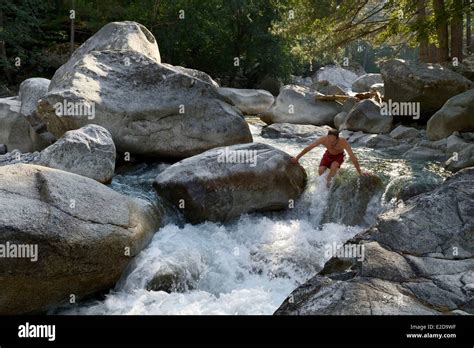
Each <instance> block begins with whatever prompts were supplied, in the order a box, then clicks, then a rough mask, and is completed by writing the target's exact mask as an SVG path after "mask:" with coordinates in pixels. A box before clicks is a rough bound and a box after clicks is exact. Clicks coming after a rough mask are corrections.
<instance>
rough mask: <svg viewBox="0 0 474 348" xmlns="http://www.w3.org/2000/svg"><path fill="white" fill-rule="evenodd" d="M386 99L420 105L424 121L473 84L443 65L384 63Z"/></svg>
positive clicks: (394, 60) (391, 61) (406, 62)
mask: <svg viewBox="0 0 474 348" xmlns="http://www.w3.org/2000/svg"><path fill="white" fill-rule="evenodd" d="M380 71H381V73H382V78H383V81H384V87H385V96H384V97H385V100H391V101H392V102H414V103H420V110H421V118H422V119H426V120H427V119H428V118H429V117H430V116H432V115H433V114H434V113H435V112H436V111H438V110H439V109H440V108H441V107H442V106H443V104H444V103H445V102H446V101H447V100H448V99H449V98H451V97H454V96H455V95H457V94H460V93H463V92H465V91H467V90H469V89H470V88H473V86H474V84H473V83H472V82H471V81H470V80H468V79H466V78H465V77H464V76H462V75H460V74H458V73H455V72H454V71H452V70H450V69H446V68H445V67H443V66H442V65H440V64H427V63H415V62H411V61H405V60H402V59H391V60H388V61H386V62H384V63H382V64H381V66H380Z"/></svg>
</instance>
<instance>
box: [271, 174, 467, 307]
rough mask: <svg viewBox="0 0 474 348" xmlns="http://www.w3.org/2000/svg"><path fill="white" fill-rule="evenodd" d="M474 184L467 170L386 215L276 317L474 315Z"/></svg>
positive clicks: (294, 295) (298, 291) (302, 288)
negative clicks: (473, 291)
mask: <svg viewBox="0 0 474 348" xmlns="http://www.w3.org/2000/svg"><path fill="white" fill-rule="evenodd" d="M473 183H474V168H468V169H464V170H462V171H460V172H458V173H457V174H456V175H454V176H453V177H450V178H448V179H447V180H446V181H445V182H444V183H443V184H442V185H441V186H440V187H438V188H436V189H435V190H433V191H431V192H428V193H422V194H419V195H418V196H416V197H413V198H411V199H409V200H408V201H407V202H406V203H405V205H401V206H398V207H396V208H394V209H392V210H390V211H387V212H385V213H384V214H382V215H380V216H379V221H378V223H377V224H376V225H375V226H374V227H373V228H370V229H368V230H366V231H364V232H362V233H360V234H359V235H357V236H355V237H354V238H352V239H351V240H349V241H348V242H347V243H346V245H345V246H344V249H343V251H344V252H345V253H347V251H348V250H359V255H357V257H355V256H354V254H352V255H349V254H347V255H346V254H344V257H343V258H342V259H341V257H339V256H338V257H333V258H331V259H330V260H329V261H328V262H327V263H326V265H325V266H324V268H323V270H322V271H320V272H319V274H318V275H316V276H315V277H313V278H312V279H310V280H309V281H307V282H306V283H305V284H303V285H301V286H300V287H298V288H297V289H296V290H295V291H293V292H292V293H291V295H290V296H289V297H288V298H287V299H286V300H285V301H284V302H283V304H282V305H281V306H280V308H279V309H278V310H277V311H276V312H275V314H276V315H321V314H322V315H341V314H342V315H362V314H367V315H379V314H385V315H394V314H397V315H398V314H410V315H419V314H459V313H465V314H466V313H469V314H473V313H474V304H473V302H472V291H471V290H470V289H471V287H472V285H471V284H472V283H473V281H474V271H473V270H474V261H473V259H472V257H473V255H474V240H473V239H472V233H473V232H474V211H473V209H474V206H473V204H472V197H473V194H474V185H473ZM447 226H449V228H446V227H447ZM361 256H362V257H361ZM343 275H346V276H343Z"/></svg>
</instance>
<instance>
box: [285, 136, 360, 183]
mask: <svg viewBox="0 0 474 348" xmlns="http://www.w3.org/2000/svg"><path fill="white" fill-rule="evenodd" d="M319 145H324V146H325V147H326V152H325V153H324V155H323V158H322V159H321V163H320V164H319V175H323V173H324V172H325V171H326V169H328V168H329V175H328V177H327V186H328V187H329V186H330V185H331V179H332V178H333V177H334V175H336V173H337V170H338V169H339V168H340V167H341V165H342V162H344V150H345V151H346V152H347V153H348V154H349V157H350V159H351V161H352V163H353V164H354V167H355V168H356V170H357V173H359V175H363V173H362V171H361V169H360V165H359V161H358V160H357V157H356V156H355V155H354V152H352V148H351V146H350V145H349V143H348V142H347V140H346V139H344V138H339V132H338V131H337V130H335V129H331V130H330V131H329V132H328V135H326V136H323V137H321V138H319V139H316V140H315V141H314V142H313V143H312V144H310V145H309V146H307V147H306V148H305V149H304V150H303V151H301V153H300V154H299V155H298V156H296V157H293V158H292V159H291V162H293V163H295V164H296V163H298V160H299V159H300V158H301V157H303V156H304V155H305V154H306V153H308V152H309V151H311V150H312V149H314V148H315V147H316V146H319Z"/></svg>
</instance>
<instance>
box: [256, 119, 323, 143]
mask: <svg viewBox="0 0 474 348" xmlns="http://www.w3.org/2000/svg"><path fill="white" fill-rule="evenodd" d="M330 129H331V127H328V126H322V127H320V126H312V125H307V124H293V123H274V124H271V125H269V126H266V127H263V128H262V133H261V135H262V137H263V138H270V139H278V138H284V139H295V140H297V141H305V142H307V141H309V140H313V139H316V138H319V137H321V136H324V135H327V133H328V131H329V130H330Z"/></svg>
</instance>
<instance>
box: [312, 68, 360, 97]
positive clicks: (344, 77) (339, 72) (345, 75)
mask: <svg viewBox="0 0 474 348" xmlns="http://www.w3.org/2000/svg"><path fill="white" fill-rule="evenodd" d="M358 77H359V76H358V75H357V74H356V73H355V72H353V71H350V70H347V69H344V68H341V67H339V66H335V65H328V66H324V67H322V68H319V69H318V71H316V73H315V74H314V76H313V81H314V82H318V81H328V82H329V83H330V84H332V85H334V86H339V87H342V88H343V89H344V90H346V91H347V90H350V89H351V87H352V84H353V83H354V82H355V81H356V80H357V78H358Z"/></svg>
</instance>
